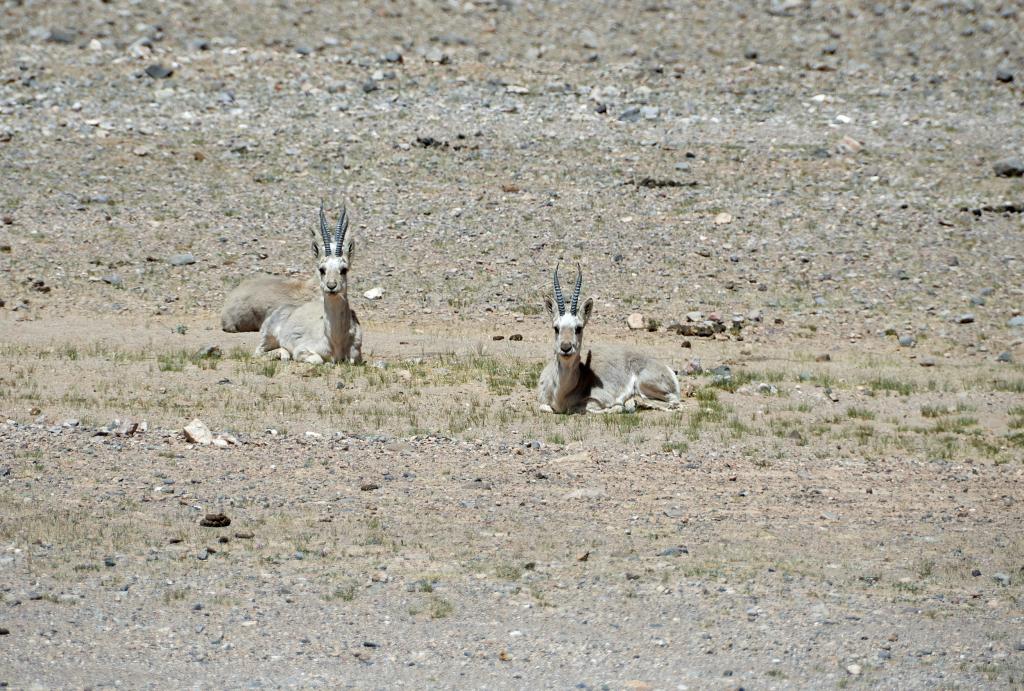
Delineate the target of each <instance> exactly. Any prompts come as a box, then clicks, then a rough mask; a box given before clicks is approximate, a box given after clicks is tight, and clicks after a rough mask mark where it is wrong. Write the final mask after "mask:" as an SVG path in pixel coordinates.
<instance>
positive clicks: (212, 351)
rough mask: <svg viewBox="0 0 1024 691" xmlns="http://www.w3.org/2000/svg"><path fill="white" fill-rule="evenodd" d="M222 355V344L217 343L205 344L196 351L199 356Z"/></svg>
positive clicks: (215, 356) (216, 356)
mask: <svg viewBox="0 0 1024 691" xmlns="http://www.w3.org/2000/svg"><path fill="white" fill-rule="evenodd" d="M221 355H222V353H221V350H220V346H216V345H208V346H203V347H202V348H200V349H199V350H198V351H196V357H197V358H219V357H220V356H221Z"/></svg>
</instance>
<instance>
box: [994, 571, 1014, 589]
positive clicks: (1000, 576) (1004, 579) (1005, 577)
mask: <svg viewBox="0 0 1024 691" xmlns="http://www.w3.org/2000/svg"><path fill="white" fill-rule="evenodd" d="M992 580H993V581H995V582H996V583H997V584H999V585H1001V586H1002V587H1004V588H1006V587H1008V586H1009V585H1010V583H1011V582H1012V579H1011V578H1010V574H1008V573H997V574H993V575H992Z"/></svg>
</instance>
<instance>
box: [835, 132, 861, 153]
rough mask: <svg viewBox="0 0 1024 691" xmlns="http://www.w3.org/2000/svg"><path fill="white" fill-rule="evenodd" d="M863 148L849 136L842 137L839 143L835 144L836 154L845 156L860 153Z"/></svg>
mask: <svg viewBox="0 0 1024 691" xmlns="http://www.w3.org/2000/svg"><path fill="white" fill-rule="evenodd" d="M863 148H864V145H863V144H861V143H860V142H859V141H857V140H856V139H854V138H853V137H850V136H846V137H843V138H842V139H840V140H839V143H838V144H836V152H837V153H840V154H846V155H850V156H852V155H855V154H858V153H860V151H861V149H863Z"/></svg>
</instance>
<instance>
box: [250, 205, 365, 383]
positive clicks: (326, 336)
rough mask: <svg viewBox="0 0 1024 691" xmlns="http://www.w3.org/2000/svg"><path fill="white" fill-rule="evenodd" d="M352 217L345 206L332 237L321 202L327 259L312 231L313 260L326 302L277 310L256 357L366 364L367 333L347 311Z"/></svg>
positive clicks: (264, 330) (267, 324) (264, 329)
mask: <svg viewBox="0 0 1024 691" xmlns="http://www.w3.org/2000/svg"><path fill="white" fill-rule="evenodd" d="M347 230H348V214H347V213H346V212H345V207H344V206H342V207H341V219H340V220H339V221H338V227H337V228H336V229H335V231H334V237H333V238H331V232H330V230H329V229H328V227H327V219H326V218H325V217H324V205H323V202H321V203H320V236H321V238H322V239H323V255H322V256H321V252H320V245H319V243H318V242H317V238H316V233H315V232H313V256H314V257H316V259H317V271H318V272H319V274H320V279H319V280H320V292H321V298H320V299H317V300H311V301H309V302H305V303H302V304H285V305H281V306H280V307H277V308H275V309H274V311H273V312H271V313H270V316H268V317H267V319H266V321H264V322H263V326H262V327H260V344H259V346H258V347H257V348H256V354H257V355H263V354H266V355H269V356H271V357H276V358H280V359H282V360H299V361H300V362H309V363H312V364H315V365H319V364H321V363H324V362H349V363H352V364H358V363H359V362H362V359H363V354H362V348H363V331H362V329H361V328H360V326H359V320H358V319H357V318H356V314H355V312H353V311H352V309H351V308H350V307H349V306H348V267H349V260H350V259H351V257H352V237H351V236H348V237H346V231H347Z"/></svg>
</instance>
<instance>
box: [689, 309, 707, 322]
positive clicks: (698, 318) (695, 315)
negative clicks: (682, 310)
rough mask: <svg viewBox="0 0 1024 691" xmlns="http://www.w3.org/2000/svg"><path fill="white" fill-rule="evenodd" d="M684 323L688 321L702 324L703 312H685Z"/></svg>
mask: <svg viewBox="0 0 1024 691" xmlns="http://www.w3.org/2000/svg"><path fill="white" fill-rule="evenodd" d="M686 321H688V322H702V321H704V313H703V312H697V311H693V312H687V313H686Z"/></svg>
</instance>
